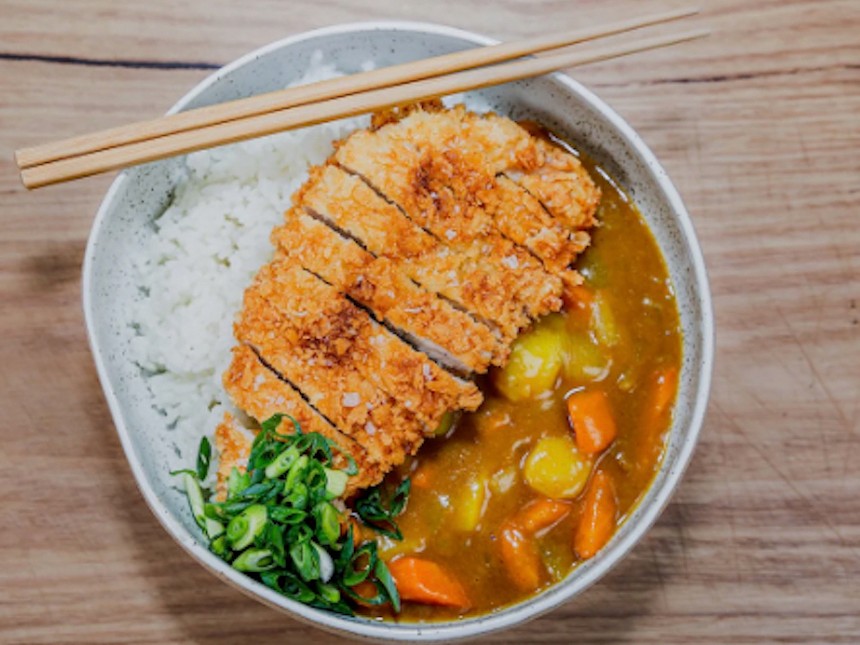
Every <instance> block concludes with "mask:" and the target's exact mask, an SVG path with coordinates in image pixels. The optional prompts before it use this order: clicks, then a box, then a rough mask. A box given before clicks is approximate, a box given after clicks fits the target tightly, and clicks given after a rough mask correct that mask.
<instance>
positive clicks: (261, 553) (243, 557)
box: [233, 549, 275, 572]
mask: <svg viewBox="0 0 860 645" xmlns="http://www.w3.org/2000/svg"><path fill="white" fill-rule="evenodd" d="M274 566H275V561H274V560H273V559H272V552H271V551H269V550H268V549H248V550H247V551H244V552H242V553H240V554H239V557H238V558H236V559H235V560H233V568H234V569H238V570H239V571H253V572H259V571H266V570H268V569H271V568H272V567H274Z"/></svg>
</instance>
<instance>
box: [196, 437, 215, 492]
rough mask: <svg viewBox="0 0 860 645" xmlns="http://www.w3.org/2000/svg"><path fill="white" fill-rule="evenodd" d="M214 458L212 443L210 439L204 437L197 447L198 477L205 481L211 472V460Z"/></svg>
mask: <svg viewBox="0 0 860 645" xmlns="http://www.w3.org/2000/svg"><path fill="white" fill-rule="evenodd" d="M211 460H212V445H211V444H210V443H209V439H207V438H206V437H202V438H201V439H200V446H199V447H198V448H197V479H199V480H200V481H203V480H204V479H206V476H207V475H208V474H209V462H210V461H211Z"/></svg>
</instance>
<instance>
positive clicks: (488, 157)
mask: <svg viewBox="0 0 860 645" xmlns="http://www.w3.org/2000/svg"><path fill="white" fill-rule="evenodd" d="M384 123H385V125H383V126H382V127H380V128H379V129H377V130H376V131H373V130H360V131H357V132H355V133H353V134H352V135H350V136H349V137H347V139H346V140H344V141H343V142H342V143H341V144H340V145H339V147H338V150H337V151H336V153H335V159H336V160H337V162H338V163H340V164H342V165H343V166H344V167H347V168H350V169H351V170H353V171H355V172H357V173H359V174H361V175H364V176H365V177H367V178H368V179H369V180H370V181H371V183H373V184H374V185H376V186H377V188H380V189H381V190H382V191H383V192H386V191H387V190H391V189H392V188H396V187H398V186H399V187H400V190H401V191H402V192H404V193H405V194H404V195H402V196H401V198H402V199H404V200H407V201H408V200H409V194H408V191H416V192H420V190H418V189H420V188H421V186H422V184H423V183H425V182H426V180H425V178H424V177H423V176H422V174H423V173H425V171H424V170H421V171H419V172H415V170H414V169H416V168H419V169H420V168H421V165H422V163H424V164H426V163H427V161H426V160H427V159H428V158H430V159H435V160H437V161H436V163H437V164H441V165H443V166H444V165H445V163H446V162H448V163H453V164H454V165H456V166H457V167H458V168H457V170H456V173H457V176H459V177H462V178H465V179H467V180H468V183H470V184H471V185H472V186H479V185H480V182H481V181H484V178H485V177H492V176H498V175H500V174H502V173H504V174H506V175H507V176H508V177H509V178H510V179H512V180H514V181H515V182H516V183H518V184H519V185H521V186H522V187H523V188H525V189H526V190H528V191H529V192H530V193H531V194H532V195H533V196H534V197H536V198H537V199H538V200H540V202H541V204H542V205H543V206H544V207H545V209H546V211H548V213H549V214H550V215H551V216H552V218H553V220H554V224H555V225H554V226H552V227H550V228H549V235H551V236H552V238H553V239H552V241H553V245H558V244H559V243H560V242H561V241H562V240H563V239H564V235H563V234H561V233H559V227H560V228H561V229H567V230H568V231H582V230H585V229H587V228H589V227H591V226H593V225H594V224H595V220H594V215H595V212H596V210H597V206H598V204H599V202H600V190H599V189H598V188H597V186H596V185H595V184H594V181H593V180H592V179H591V177H590V176H589V175H588V172H587V171H586V170H585V168H584V167H583V165H582V163H581V162H580V161H579V159H577V158H576V157H575V156H574V155H572V154H570V153H569V152H567V151H566V150H564V149H562V148H561V147H559V146H556V145H554V144H552V143H550V142H549V141H547V140H546V139H545V138H543V137H540V136H533V135H531V134H530V133H529V132H528V131H527V130H526V129H525V128H524V127H522V126H521V125H519V124H518V123H516V122H514V121H512V120H511V119H508V118H506V117H502V116H499V115H497V114H493V113H489V114H475V113H473V112H470V111H468V110H466V109H465V107H463V106H462V105H458V106H455V107H454V108H451V109H449V110H433V109H429V110H421V109H416V110H410V111H406V112H405V116H403V117H402V118H401V119H400V120H399V121H398V120H397V119H396V117H391V118H389V119H387V120H386V121H384ZM378 159H381V160H383V161H382V163H381V164H378V163H377V160H378ZM452 172H453V170H452ZM383 173H384V174H383ZM377 182H378V184H377ZM382 184H385V186H383V185H382ZM487 188H488V189H490V190H492V187H490V186H489V184H488V185H487ZM425 192H427V193H428V195H425V196H422V199H420V200H417V202H416V207H418V208H419V209H420V208H427V206H428V204H432V201H433V200H439V199H440V196H441V195H442V193H441V192H439V191H438V190H433V189H432V188H431V189H430V190H429V191H425ZM434 194H435V195H434ZM481 196H482V193H477V194H476V197H477V198H478V199H481ZM427 197H429V200H428V199H427ZM395 201H396V200H395ZM431 209H432V206H431ZM493 215H494V216H495V217H496V218H497V220H496V222H495V225H496V226H497V227H498V228H499V230H500V231H501V232H503V233H504V234H505V235H507V236H508V237H510V238H511V239H512V240H514V241H515V242H517V243H518V244H523V245H525V246H528V247H529V248H530V249H531V250H532V251H533V252H535V253H536V254H538V255H539V251H538V250H537V249H534V248H532V247H531V246H530V245H529V242H528V240H529V236H528V235H526V236H523V235H522V234H520V233H519V232H518V231H517V226H516V224H517V222H516V220H513V219H508V218H505V217H501V218H499V215H500V214H499V213H494V214H493ZM502 215H503V214H502ZM462 226H464V227H467V226H468V227H470V228H465V230H466V231H468V230H472V231H475V230H484V229H485V227H486V226H487V224H486V222H485V221H484V220H483V219H481V218H477V219H476V218H475V215H474V214H472V218H471V219H470V220H469V221H468V222H464V223H462ZM539 257H542V256H540V255H539ZM542 259H543V257H542Z"/></svg>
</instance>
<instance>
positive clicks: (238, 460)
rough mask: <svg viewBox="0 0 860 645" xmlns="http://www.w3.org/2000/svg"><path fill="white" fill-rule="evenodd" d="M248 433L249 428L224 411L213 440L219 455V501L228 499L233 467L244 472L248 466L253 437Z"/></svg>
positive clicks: (217, 475) (216, 486)
mask: <svg viewBox="0 0 860 645" xmlns="http://www.w3.org/2000/svg"><path fill="white" fill-rule="evenodd" d="M247 433H248V430H246V429H245V427H244V426H242V424H241V423H239V421H238V420H237V419H236V417H234V416H233V415H232V414H230V413H229V412H226V413H224V418H223V419H222V420H221V423H219V424H218V426H217V427H216V428H215V433H214V435H213V440H214V443H215V449H216V450H217V451H218V455H219V457H218V470H217V472H216V482H215V499H216V500H217V501H219V502H223V501H224V500H225V499H227V481H228V479H229V477H230V473H231V472H232V471H233V469H234V468H235V469H237V470H238V471H239V472H240V473H243V472H245V470H246V469H247V467H248V454H249V453H250V452H251V439H250V438H248V434H247Z"/></svg>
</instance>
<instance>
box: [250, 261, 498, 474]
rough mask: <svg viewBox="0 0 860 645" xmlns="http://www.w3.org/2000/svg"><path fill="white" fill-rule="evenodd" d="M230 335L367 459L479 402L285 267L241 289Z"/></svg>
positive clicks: (395, 456) (398, 456)
mask: <svg viewBox="0 0 860 645" xmlns="http://www.w3.org/2000/svg"><path fill="white" fill-rule="evenodd" d="M235 334H236V337H237V339H238V340H240V341H243V342H247V343H248V344H249V345H251V346H252V347H254V348H255V349H256V350H257V352H258V353H259V355H260V357H261V358H262V359H263V360H264V361H265V362H266V363H267V364H268V365H270V366H271V367H272V368H273V369H274V370H275V371H276V372H277V373H278V374H279V375H281V376H282V377H283V378H284V379H285V380H287V381H288V382H289V383H290V384H291V385H293V386H294V387H295V388H296V389H297V390H298V391H300V392H301V393H302V394H303V395H304V396H305V397H306V398H307V399H308V401H309V402H310V403H311V405H313V406H314V407H315V408H316V409H317V410H318V411H319V412H320V413H321V414H322V415H323V416H325V417H326V418H328V419H329V420H330V421H331V422H332V423H333V424H335V425H336V426H337V427H338V428H339V429H340V430H341V431H342V432H344V433H345V434H347V435H349V436H351V437H353V438H354V439H356V440H357V441H359V443H361V445H363V446H365V447H366V448H367V450H368V453H369V454H370V457H371V459H373V460H374V461H376V462H378V463H385V464H387V465H389V466H390V465H392V464H396V463H399V462H400V461H402V459H403V457H404V456H405V455H406V454H409V453H411V452H412V451H413V450H414V448H416V447H417V445H418V444H419V443H420V441H421V438H422V436H423V434H424V433H425V432H426V433H430V432H433V431H435V429H436V427H437V426H438V425H439V423H440V421H441V419H442V417H443V416H444V414H445V413H446V412H447V411H448V410H451V409H475V408H477V406H478V405H479V404H480V402H481V401H482V398H483V397H482V395H481V393H480V391H479V390H478V388H477V387H476V386H475V384H474V383H472V382H471V381H466V380H463V379H460V378H457V377H455V376H453V375H452V374H450V373H449V372H447V371H446V370H444V369H442V368H441V367H439V366H438V365H437V364H435V363H434V362H432V361H431V360H430V359H429V358H427V356H426V355H424V354H422V353H421V352H418V351H416V350H415V349H413V348H411V347H410V346H409V345H407V344H406V343H405V342H403V341H402V340H401V339H399V338H398V337H397V336H395V335H394V334H392V333H391V332H389V331H388V330H387V329H385V328H384V327H383V326H382V325H380V324H379V323H377V322H375V321H374V320H372V319H371V318H370V317H369V316H368V315H367V313H366V312H365V311H363V310H362V309H360V308H358V307H356V306H355V305H354V304H352V303H350V302H349V301H348V300H347V299H346V298H344V297H343V296H342V294H340V293H339V292H338V291H337V290H336V289H335V288H334V287H332V286H331V285H328V284H326V283H325V282H323V281H322V280H321V279H319V278H318V277H316V276H314V275H313V274H311V273H309V272H307V271H305V270H304V269H302V268H301V267H297V266H295V265H291V264H290V263H289V262H287V261H283V260H277V259H276V260H275V261H273V262H272V263H270V264H268V265H266V266H265V267H263V268H262V269H261V270H260V273H259V274H258V275H257V278H256V279H255V281H254V283H253V284H252V286H251V287H250V288H249V289H248V290H247V291H246V292H245V303H244V308H243V311H242V315H241V317H240V319H239V321H238V322H237V323H236V327H235ZM377 429H384V432H377V431H376V430H377Z"/></svg>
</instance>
